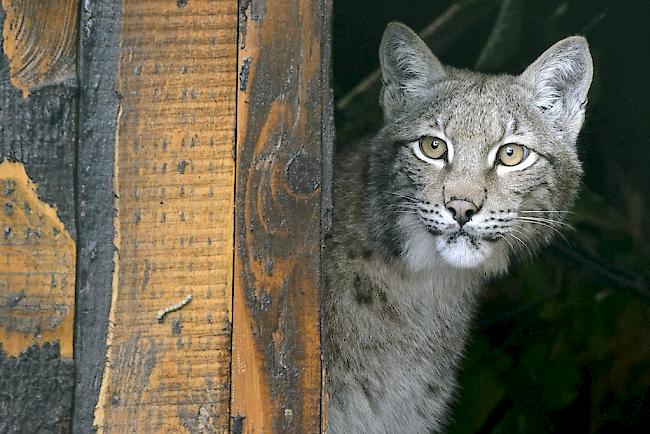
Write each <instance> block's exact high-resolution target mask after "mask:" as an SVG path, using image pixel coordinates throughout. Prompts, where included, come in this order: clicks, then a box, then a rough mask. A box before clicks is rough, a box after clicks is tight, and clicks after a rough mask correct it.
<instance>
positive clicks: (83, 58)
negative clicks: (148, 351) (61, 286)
mask: <svg viewBox="0 0 650 434" xmlns="http://www.w3.org/2000/svg"><path fill="white" fill-rule="evenodd" d="M120 3H121V2H118V1H115V0H85V1H84V3H83V8H82V9H81V11H80V14H81V16H80V19H79V21H80V39H81V40H80V43H79V47H80V51H79V61H78V65H79V72H78V73H79V87H80V89H79V106H80V107H82V108H83V109H82V110H79V136H78V137H79V138H78V140H79V144H80V146H79V147H78V150H77V159H78V164H77V173H76V174H77V180H76V181H77V201H76V204H75V205H76V212H77V215H78V216H79V220H78V222H77V224H78V229H79V233H78V235H77V251H78V255H77V259H78V261H77V270H78V272H77V294H76V307H77V310H76V318H75V341H74V351H75V354H74V360H75V391H74V402H75V405H74V408H73V412H74V413H73V423H72V431H73V433H78V434H87V433H89V432H92V427H93V414H94V410H95V406H96V405H97V400H98V397H99V389H100V386H101V381H102V376H103V373H104V365H105V364H106V336H107V332H108V315H109V310H110V304H111V289H112V281H113V255H114V245H113V238H114V230H115V229H114V226H113V217H114V210H115V195H114V191H113V173H114V166H115V164H114V163H115V161H114V159H115V133H116V129H117V113H118V107H119V102H120V99H119V95H118V94H117V92H116V89H117V82H116V80H117V70H118V59H119V52H118V51H119V41H120V28H121V25H120V23H121V13H122V8H121V5H120Z"/></svg>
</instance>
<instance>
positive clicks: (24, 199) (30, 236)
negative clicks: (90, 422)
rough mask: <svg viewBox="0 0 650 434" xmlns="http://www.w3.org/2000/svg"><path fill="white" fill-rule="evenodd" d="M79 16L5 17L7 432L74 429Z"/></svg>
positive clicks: (0, 407) (1, 350)
mask: <svg viewBox="0 0 650 434" xmlns="http://www.w3.org/2000/svg"><path fill="white" fill-rule="evenodd" d="M77 6H78V2H77V1H73V0H70V1H68V0H66V1H63V0H61V1H52V2H47V3H43V2H40V1H38V0H33V1H32V0H23V1H14V0H3V1H2V7H0V22H2V49H1V50H0V201H1V202H0V228H1V229H0V372H2V375H0V390H2V393H0V432H9V433H14V432H67V431H68V430H69V427H70V414H71V405H72V388H73V379H74V372H73V362H72V355H73V354H72V353H73V350H72V347H73V342H72V335H73V319H74V315H75V313H74V300H75V295H74V292H75V261H76V247H75V241H74V238H75V236H76V227H75V225H76V222H75V211H74V206H73V203H74V184H73V183H74V166H75V149H76V131H77V107H78V106H77V104H78V98H77V92H76V90H77V89H76V85H77V83H76V74H75V65H76V35H77V25H76V23H77Z"/></svg>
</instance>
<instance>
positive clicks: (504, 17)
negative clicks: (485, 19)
mask: <svg viewBox="0 0 650 434" xmlns="http://www.w3.org/2000/svg"><path fill="white" fill-rule="evenodd" d="M522 28H523V5H522V2H521V0H503V3H501V8H500V10H499V15H498V16H497V19H496V22H495V23H494V27H493V29H492V33H490V37H489V38H488V40H487V42H486V43H485V45H484V46H483V50H482V51H481V54H480V55H479V56H478V59H477V60H476V64H475V65H474V69H476V70H477V71H493V70H496V69H499V68H501V67H502V66H503V65H504V64H505V63H506V61H507V60H508V58H509V57H510V56H512V55H513V54H515V53H516V52H517V48H518V46H519V41H520V40H521V32H522Z"/></svg>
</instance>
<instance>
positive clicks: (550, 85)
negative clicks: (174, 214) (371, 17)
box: [323, 24, 592, 434]
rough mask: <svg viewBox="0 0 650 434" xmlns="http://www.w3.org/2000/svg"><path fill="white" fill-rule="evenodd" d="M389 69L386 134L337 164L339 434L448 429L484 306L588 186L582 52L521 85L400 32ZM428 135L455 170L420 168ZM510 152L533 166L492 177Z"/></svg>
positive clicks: (330, 334)
mask: <svg viewBox="0 0 650 434" xmlns="http://www.w3.org/2000/svg"><path fill="white" fill-rule="evenodd" d="M380 61H381V64H382V81H383V90H382V93H381V98H380V103H381V105H382V108H383V111H384V119H385V122H384V126H383V128H382V129H381V130H380V131H379V133H378V134H376V135H375V136H374V137H372V138H370V139H369V140H367V141H365V142H363V143H361V144H358V145H356V146H354V147H350V148H351V149H350V150H348V151H346V152H343V153H341V154H339V155H337V156H336V164H335V185H334V226H333V235H332V237H331V239H329V240H328V242H327V245H326V258H325V259H326V261H325V278H326V291H325V294H324V301H323V302H324V313H325V320H324V326H325V340H324V344H325V347H324V351H325V363H326V367H327V374H328V376H327V380H328V391H329V396H330V408H329V432H330V433H331V434H355V433H429V432H432V431H433V432H439V431H441V430H443V429H444V426H445V422H446V421H447V419H448V414H449V407H450V404H451V403H452V402H453V398H454V396H455V390H456V388H455V384H456V380H455V376H456V370H457V368H458V364H459V362H460V360H461V357H462V352H463V347H464V343H465V340H466V337H467V332H468V327H469V324H470V319H471V317H472V312H473V311H474V309H475V305H476V298H477V293H478V291H479V290H480V288H481V286H482V285H483V283H484V282H485V281H486V279H488V278H490V277H491V276H495V275H497V274H500V273H503V272H505V271H506V269H507V267H508V264H509V263H510V261H511V259H515V260H516V259H518V258H520V257H522V256H527V255H531V256H532V254H533V252H534V251H535V250H536V249H537V248H539V247H540V246H542V245H544V244H546V243H548V241H550V240H551V238H552V237H553V236H554V234H555V233H556V232H558V231H559V230H560V229H561V227H562V225H563V224H564V223H563V218H564V215H565V212H566V211H567V210H568V209H569V208H570V206H571V204H572V202H573V200H574V198H575V196H576V193H577V191H578V184H579V180H580V177H581V173H582V169H581V166H580V162H579V160H578V156H577V152H576V140H577V137H578V132H579V130H580V128H581V126H582V122H583V119H584V110H585V103H586V96H587V91H588V89H589V85H590V83H591V75H592V66H591V57H590V55H589V49H588V46H587V43H586V41H585V40H584V38H581V37H576V36H574V37H570V38H567V39H564V40H562V41H560V42H558V43H557V44H555V45H554V46H553V47H551V48H550V49H549V50H547V51H546V52H545V53H544V54H543V55H542V56H541V57H540V58H539V59H538V60H536V61H535V62H534V63H533V64H532V65H531V66H530V67H529V68H528V69H527V70H526V71H525V72H524V73H523V74H521V75H519V76H511V75H494V76H489V75H483V74H478V73H475V72H470V71H464V70H458V69H454V68H451V67H448V66H445V65H442V64H441V63H440V62H439V61H438V59H437V58H436V57H435V56H434V55H433V54H431V52H430V51H429V49H428V48H427V47H426V45H425V44H424V43H423V42H422V41H421V40H420V39H419V38H418V37H417V35H416V34H415V33H413V32H412V31H411V30H410V29H408V28H407V27H405V26H403V25H400V24H390V25H389V26H388V28H387V30H386V32H385V34H384V38H383V40H382V45H381V48H380ZM423 135H436V136H440V137H442V136H444V137H443V138H444V139H445V140H446V141H448V143H449V145H450V147H451V149H452V151H453V157H452V158H451V161H448V162H447V163H446V164H439V165H433V164H431V163H430V162H426V161H423V160H422V159H421V158H419V157H418V155H416V153H415V152H414V148H413V146H414V145H412V144H413V143H414V142H417V139H418V138H419V137H421V136H423ZM511 137H515V138H516V139H517V142H518V143H521V144H524V145H525V146H527V147H528V148H530V150H531V151H533V152H534V153H535V155H536V157H535V158H536V160H534V161H533V162H532V164H530V165H529V166H528V167H525V168H524V169H521V170H511V169H508V168H503V167H501V166H498V165H495V161H492V164H490V159H492V160H494V155H495V153H496V151H495V149H497V148H495V147H498V146H500V145H501V144H504V142H505V141H507V140H510V139H509V138H511ZM450 156H451V152H450ZM443 166H444V167H443ZM497 166H498V167H497ZM454 198H455V199H459V198H460V199H464V200H469V201H471V202H472V203H475V204H476V205H477V206H478V212H476V214H475V215H473V216H472V218H471V219H470V220H469V222H467V223H466V224H465V225H464V226H463V227H462V229H461V226H460V225H459V224H458V223H457V221H456V220H454V218H453V215H452V214H451V212H450V211H449V210H448V209H447V207H446V206H445V204H446V203H447V202H448V201H449V200H451V199H454Z"/></svg>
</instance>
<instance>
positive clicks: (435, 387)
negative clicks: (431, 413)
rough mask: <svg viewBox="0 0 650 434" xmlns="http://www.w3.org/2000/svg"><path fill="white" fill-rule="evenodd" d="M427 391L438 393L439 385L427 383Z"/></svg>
mask: <svg viewBox="0 0 650 434" xmlns="http://www.w3.org/2000/svg"><path fill="white" fill-rule="evenodd" d="M427 392H429V393H430V394H431V395H434V396H436V395H439V394H440V386H438V385H437V384H435V383H429V384H427Z"/></svg>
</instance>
